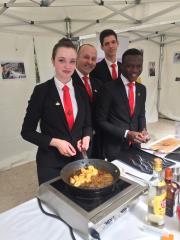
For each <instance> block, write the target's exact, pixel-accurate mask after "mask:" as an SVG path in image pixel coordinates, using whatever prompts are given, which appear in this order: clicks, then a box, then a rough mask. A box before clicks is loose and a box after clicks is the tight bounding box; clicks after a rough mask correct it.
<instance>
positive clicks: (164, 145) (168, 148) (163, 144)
mask: <svg viewBox="0 0 180 240" xmlns="http://www.w3.org/2000/svg"><path fill="white" fill-rule="evenodd" d="M178 147H180V139H176V138H173V137H169V138H166V139H163V140H160V141H159V142H156V143H154V144H153V145H151V149H152V150H158V151H162V152H164V153H169V152H172V151H174V150H175V149H176V148H178Z"/></svg>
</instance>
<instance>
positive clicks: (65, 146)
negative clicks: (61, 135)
mask: <svg viewBox="0 0 180 240" xmlns="http://www.w3.org/2000/svg"><path fill="white" fill-rule="evenodd" d="M50 146H53V147H56V148H57V149H58V151H59V152H60V153H61V154H62V155H64V156H66V157H71V156H75V155H76V149H75V148H74V147H73V146H72V145H71V143H69V142H67V141H65V140H61V139H58V138H52V140H51V142H50Z"/></svg>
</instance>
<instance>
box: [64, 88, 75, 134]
mask: <svg viewBox="0 0 180 240" xmlns="http://www.w3.org/2000/svg"><path fill="white" fill-rule="evenodd" d="M62 89H63V93H64V94H63V101H64V112H65V115H66V120H67V123H68V126H69V129H70V130H71V129H72V127H73V124H74V116H73V107H72V102H71V96H70V93H69V87H68V86H66V85H64V87H63V88H62Z"/></svg>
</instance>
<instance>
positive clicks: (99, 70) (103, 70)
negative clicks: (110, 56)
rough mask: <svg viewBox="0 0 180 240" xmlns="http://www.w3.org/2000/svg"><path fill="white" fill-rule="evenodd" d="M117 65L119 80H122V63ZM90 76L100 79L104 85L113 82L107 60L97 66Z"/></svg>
mask: <svg viewBox="0 0 180 240" xmlns="http://www.w3.org/2000/svg"><path fill="white" fill-rule="evenodd" d="M117 64H118V78H120V75H121V63H120V62H117ZM90 75H91V76H92V77H95V78H98V79H100V80H101V81H102V83H106V82H109V81H111V80H113V79H112V76H111V73H110V71H109V68H108V65H107V63H106V61H105V59H103V60H102V61H100V62H98V63H97V64H96V67H95V69H94V70H93V71H92V72H91V73H90Z"/></svg>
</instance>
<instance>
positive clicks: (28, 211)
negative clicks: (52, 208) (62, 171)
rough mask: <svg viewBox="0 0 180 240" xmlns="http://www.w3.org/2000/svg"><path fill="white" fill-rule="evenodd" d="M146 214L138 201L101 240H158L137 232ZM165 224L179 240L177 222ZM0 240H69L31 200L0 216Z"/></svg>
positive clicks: (60, 225) (63, 228) (65, 230)
mask: <svg viewBox="0 0 180 240" xmlns="http://www.w3.org/2000/svg"><path fill="white" fill-rule="evenodd" d="M46 210H47V209H46ZM146 212H147V211H146V205H145V204H144V203H143V201H141V199H140V200H139V203H138V204H137V205H136V206H135V207H133V209H131V210H130V211H129V212H127V213H126V214H125V215H124V216H122V217H121V218H120V219H119V220H118V221H116V222H115V223H114V224H113V225H111V226H110V227H109V228H108V229H107V230H105V231H104V232H103V234H102V236H101V239H102V240H111V239H114V240H116V239H120V240H160V236H161V234H158V233H152V232H144V231H142V230H141V229H140V227H141V226H142V225H143V224H144V217H145V214H146ZM166 220H167V221H166V226H168V230H169V231H170V232H171V233H173V234H174V236H175V239H174V240H179V239H180V232H179V231H178V222H177V220H176V218H172V219H171V218H168V217H167V219H166ZM165 230H166V229H165ZM165 230H163V231H165ZM75 236H76V239H77V240H82V239H81V238H80V237H79V236H77V235H76V234H75ZM0 239H1V240H71V237H70V234H69V230H68V228H67V227H66V225H65V224H64V223H62V222H61V221H59V220H56V219H54V218H51V217H48V216H46V215H44V214H43V213H42V212H41V210H40V209H39V206H38V203H37V200H36V199H35V198H34V199H32V200H30V201H28V202H25V203H24V204H21V205H19V206H17V207H15V208H13V209H11V210H9V211H7V212H4V213H2V214H0Z"/></svg>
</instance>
